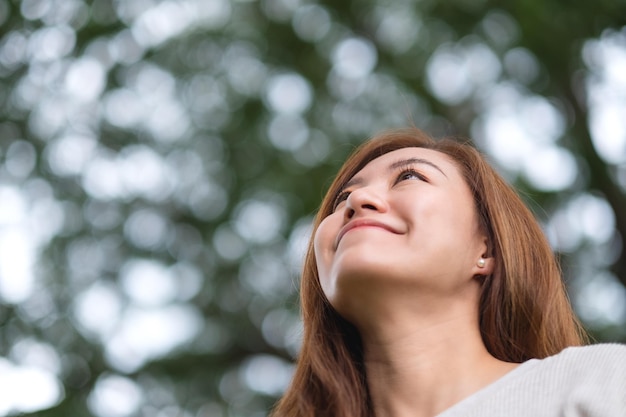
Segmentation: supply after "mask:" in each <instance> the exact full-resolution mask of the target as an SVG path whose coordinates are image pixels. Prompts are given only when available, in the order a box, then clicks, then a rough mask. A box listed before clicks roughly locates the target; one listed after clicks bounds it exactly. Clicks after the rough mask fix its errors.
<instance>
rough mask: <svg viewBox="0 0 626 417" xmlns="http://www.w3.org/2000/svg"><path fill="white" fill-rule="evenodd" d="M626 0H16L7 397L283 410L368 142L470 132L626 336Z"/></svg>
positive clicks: (16, 401)
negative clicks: (331, 187)
mask: <svg viewBox="0 0 626 417" xmlns="http://www.w3.org/2000/svg"><path fill="white" fill-rule="evenodd" d="M625 25H626V4H625V3H624V2H622V1H619V0H602V1H595V2H582V3H580V2H579V3H576V4H570V3H568V2H558V1H554V0H551V1H541V2H540V1H532V0H531V1H526V0H525V1H519V0H518V1H510V2H496V1H489V0H484V1H467V0H453V1H447V2H436V1H432V0H422V1H419V2H417V1H410V0H400V1H376V2H374V1H367V0H362V1H346V2H330V1H321V2H311V1H304V0H259V1H228V0H179V1H174V0H166V1H159V0H117V1H114V0H91V1H82V0H21V1H18V0H0V106H1V107H0V109H1V110H0V160H1V162H2V165H1V166H0V301H1V302H2V304H1V305H0V349H1V350H0V354H1V355H2V356H0V387H2V392H3V394H2V396H0V415H13V414H19V413H21V414H23V415H30V414H32V415H39V416H51V417H52V416H83V415H94V416H99V417H103V416H116V417H117V416H174V415H175V416H198V417H201V416H262V415H265V414H266V411H267V410H268V409H269V408H270V407H271V404H272V403H273V402H274V401H275V399H276V398H277V397H278V396H279V395H280V393H281V392H282V390H283V389H284V386H285V384H286V383H287V382H288V380H289V377H290V372H291V360H292V358H293V357H294V356H295V355H296V354H297V351H298V342H299V331H300V322H299V320H298V311H297V300H296V292H297V290H296V289H297V285H298V284H297V282H298V270H299V267H300V262H301V258H302V255H303V250H304V247H305V245H306V240H307V236H308V230H309V223H310V219H311V216H312V214H313V213H314V212H315V209H316V205H317V204H318V202H319V200H320V198H321V196H322V194H323V190H324V187H325V186H327V185H328V181H329V179H330V178H331V177H332V175H333V173H334V172H335V170H336V169H337V168H338V164H340V162H341V161H342V160H343V158H344V157H345V155H346V154H347V153H349V152H350V150H351V149H352V148H353V147H354V146H355V145H356V144H358V143H360V142H361V141H362V140H364V139H365V138H367V137H368V136H371V135H372V134H374V133H376V132H377V131H380V130H382V129H385V128H389V127H400V126H406V125H408V124H414V125H416V126H418V127H420V128H423V129H425V130H427V131H429V132H431V133H432V134H434V135H436V136H443V135H458V136H464V137H471V138H473V140H474V141H475V143H476V145H477V146H478V147H479V148H480V149H481V150H483V151H484V152H485V153H486V154H487V155H489V156H490V158H491V159H492V161H493V163H494V164H495V165H496V166H497V167H498V168H499V169H500V170H501V172H502V173H503V175H505V176H506V177H507V178H508V179H509V180H510V181H511V182H514V183H515V184H516V185H517V186H518V187H519V189H520V190H521V191H522V193H523V195H524V196H525V197H527V200H528V202H529V204H530V205H531V206H532V207H533V209H535V211H536V213H537V215H538V217H539V218H540V219H541V220H542V222H543V224H544V225H545V230H546V233H547V234H548V236H549V237H550V240H551V242H552V243H553V245H554V248H555V251H557V253H559V255H560V256H561V258H562V261H563V267H564V271H565V276H566V279H567V283H568V285H569V288H570V289H571V294H572V300H573V302H574V304H575V306H576V308H577V310H578V312H579V314H580V315H581V317H582V318H583V319H584V321H585V323H586V324H587V325H588V327H589V329H590V330H591V331H592V333H593V334H594V335H595V336H596V337H597V339H598V340H615V341H618V340H619V341H626V329H625V323H626V307H625V306H626V302H625V301H626V290H625V287H624V285H625V284H626V251H624V250H623V246H624V237H625V236H626V196H625V190H626V124H625V123H624V116H626V78H625V77H624V74H626V27H625Z"/></svg>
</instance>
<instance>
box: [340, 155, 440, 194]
mask: <svg viewBox="0 0 626 417" xmlns="http://www.w3.org/2000/svg"><path fill="white" fill-rule="evenodd" d="M414 164H422V165H428V166H430V167H433V168H435V169H436V170H437V171H439V172H441V173H442V174H443V176H444V177H446V178H448V176H447V175H446V173H445V172H443V170H442V169H441V168H439V167H438V166H437V165H436V164H434V163H432V162H430V161H429V160H427V159H422V158H408V159H401V160H399V161H396V162H394V163H393V164H391V165H389V167H388V168H387V171H395V170H396V169H399V168H407V167H410V166H411V165H414ZM362 183H363V180H362V179H361V178H355V177H352V179H350V181H348V182H346V183H345V184H344V185H343V187H341V188H340V189H339V191H338V192H337V194H341V192H342V191H343V190H345V189H346V188H350V187H352V186H353V185H359V184H362Z"/></svg>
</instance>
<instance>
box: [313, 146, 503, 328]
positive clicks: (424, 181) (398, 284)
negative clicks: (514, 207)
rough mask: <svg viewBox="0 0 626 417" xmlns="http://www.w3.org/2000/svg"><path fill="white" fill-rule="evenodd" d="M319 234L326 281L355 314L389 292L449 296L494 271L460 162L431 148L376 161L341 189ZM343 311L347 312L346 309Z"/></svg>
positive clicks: (339, 305)
mask: <svg viewBox="0 0 626 417" xmlns="http://www.w3.org/2000/svg"><path fill="white" fill-rule="evenodd" d="M335 205H336V206H335V210H334V212H333V213H332V214H331V215H329V216H328V217H326V218H325V219H324V220H323V221H322V223H321V224H320V226H319V228H318V229H317V231H316V233H315V239H314V249H315V257H316V260H317V268H318V272H319V278H320V283H321V285H322V288H323V290H324V292H325V294H326V296H327V297H328V299H329V300H330V302H331V304H333V306H334V307H335V308H336V309H337V310H338V311H339V312H340V313H342V314H343V313H344V312H346V314H347V315H348V316H350V313H349V312H348V310H350V309H352V308H353V307H354V304H355V303H359V302H361V303H362V302H367V299H368V297H370V296H372V295H374V296H381V297H383V296H386V295H388V294H394V293H397V294H408V293H411V292H414V291H415V290H417V291H419V294H429V295H432V296H438V297H439V298H441V297H449V296H451V295H453V294H455V293H456V294H458V293H461V292H462V291H463V288H464V287H465V286H468V285H476V284H475V283H473V284H470V283H471V282H472V281H475V280H474V279H473V278H474V277H475V276H477V275H486V274H488V273H489V272H490V270H491V269H492V266H493V265H492V261H491V259H487V262H486V264H485V266H483V267H482V268H481V267H479V266H478V265H477V262H478V260H479V259H480V258H481V256H482V255H485V254H486V250H487V246H486V239H485V237H484V235H483V234H481V232H480V231H479V228H478V221H477V215H476V210H475V205H474V201H473V197H472V194H471V192H470V190H469V188H468V186H467V184H466V183H465V180H464V179H463V178H462V177H461V174H460V173H459V170H458V169H457V167H456V165H455V164H454V163H453V161H452V160H451V159H450V158H449V157H448V156H447V155H445V154H442V153H440V152H437V151H433V150H430V149H423V148H403V149H399V150H396V151H393V152H389V153H387V154H385V155H383V156H381V157H379V158H377V159H374V160H373V161H371V162H370V163H369V164H367V165H366V166H365V167H364V168H363V169H362V170H361V171H359V172H358V173H357V174H356V175H355V176H354V177H353V178H352V179H351V180H350V181H349V182H348V183H347V184H346V186H345V187H344V188H343V189H342V190H341V191H340V192H339V194H338V197H337V199H336V202H335ZM342 310H344V311H343V312H342Z"/></svg>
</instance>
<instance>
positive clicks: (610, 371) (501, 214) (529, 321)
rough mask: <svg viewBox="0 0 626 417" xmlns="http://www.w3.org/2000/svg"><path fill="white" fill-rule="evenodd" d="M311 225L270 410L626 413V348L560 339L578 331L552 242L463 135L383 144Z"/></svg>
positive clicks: (394, 136) (341, 182)
mask: <svg viewBox="0 0 626 417" xmlns="http://www.w3.org/2000/svg"><path fill="white" fill-rule="evenodd" d="M313 230H314V231H313V236H312V238H311V242H310V244H309V249H308V253H307V256H306V260H305V264H304V271H303V275H302V282H301V308H302V315H303V321H304V340H303V346H302V349H301V352H300V356H299V359H298V363H297V367H296V372H295V375H294V378H293V381H292V384H291V386H290V387H289V389H288V390H287V392H286V393H285V395H284V397H283V398H282V400H281V401H280V403H279V404H278V406H277V407H276V410H275V411H274V416H276V417H296V416H297V417H313V416H315V417H320V416H334V417H366V416H376V417H387V416H393V417H399V416H414V417H415V416H417V417H419V416H434V415H440V416H441V417H444V416H445V417H452V416H481V417H485V416H503V415H506V416H543V415H545V416H583V415H584V416H618V415H619V416H625V415H626V376H625V375H626V349H625V348H624V347H622V346H620V345H598V346H594V347H578V348H571V349H565V348H567V347H570V346H579V345H582V344H584V342H585V336H584V332H583V330H582V328H581V326H580V324H579V323H578V321H577V319H576V318H575V316H574V314H573V312H572V309H571V307H570V304H569V302H568V299H567V295H566V292H565V289H564V286H563V283H562V279H561V275H560V270H559V267H558V265H557V263H556V261H555V258H554V256H553V254H552V252H551V249H550V246H549V244H548V242H547V241H546V239H545V237H544V235H543V233H542V231H541V228H540V227H539V225H538V224H537V222H536V220H535V219H534V217H533V215H532V214H531V212H530V211H529V210H528V209H527V208H526V207H525V206H524V204H523V203H522V201H521V200H520V198H519V197H518V196H517V195H516V193H515V192H514V191H513V190H512V189H511V187H510V186H508V185H507V184H506V183H505V182H504V181H503V180H502V178H501V177H500V176H499V175H498V174H497V173H496V172H495V171H494V170H493V169H492V168H491V167H490V166H489V165H488V164H487V163H486V162H485V160H484V159H483V158H482V156H481V155H480V153H479V152H477V151H476V150H475V149H474V148H473V147H471V146H470V145H468V144H460V143H457V142H455V141H452V140H442V141H435V140H433V139H431V138H429V137H427V136H426V135H425V134H423V133H422V132H420V131H418V130H415V129H411V130H400V131H392V132H388V133H385V134H383V135H380V136H379V137H376V138H374V139H373V140H371V141H369V142H367V143H365V144H364V145H362V146H361V147H360V148H359V149H357V150H356V151H355V153H354V154H353V155H352V156H351V157H350V158H349V159H348V160H347V161H346V163H345V164H344V166H343V167H342V168H341V170H340V171H339V173H338V175H337V177H336V178H335V180H334V182H333V183H332V185H331V186H330V189H329V190H328V193H327V194H326V196H325V198H324V200H323V202H322V205H321V208H320V210H319V213H318V215H317V218H316V220H315V223H314V229H313ZM544 358H545V359H544ZM598 387H602V388H601V390H602V391H601V397H600V396H597V397H596V396H594V395H595V394H598V395H599V393H600V391H598V390H599V389H600V388H598ZM594 390H595V391H594ZM590 393H591V394H590ZM590 395H591V396H590Z"/></svg>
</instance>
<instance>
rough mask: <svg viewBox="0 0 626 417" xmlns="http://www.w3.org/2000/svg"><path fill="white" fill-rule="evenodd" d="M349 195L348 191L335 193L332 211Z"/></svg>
mask: <svg viewBox="0 0 626 417" xmlns="http://www.w3.org/2000/svg"><path fill="white" fill-rule="evenodd" d="M349 195H350V191H342V192H340V193H339V194H338V195H337V197H335V201H334V202H333V211H335V210H337V208H338V207H339V205H340V204H341V203H343V202H344V201H346V200H347V199H348V196H349Z"/></svg>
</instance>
